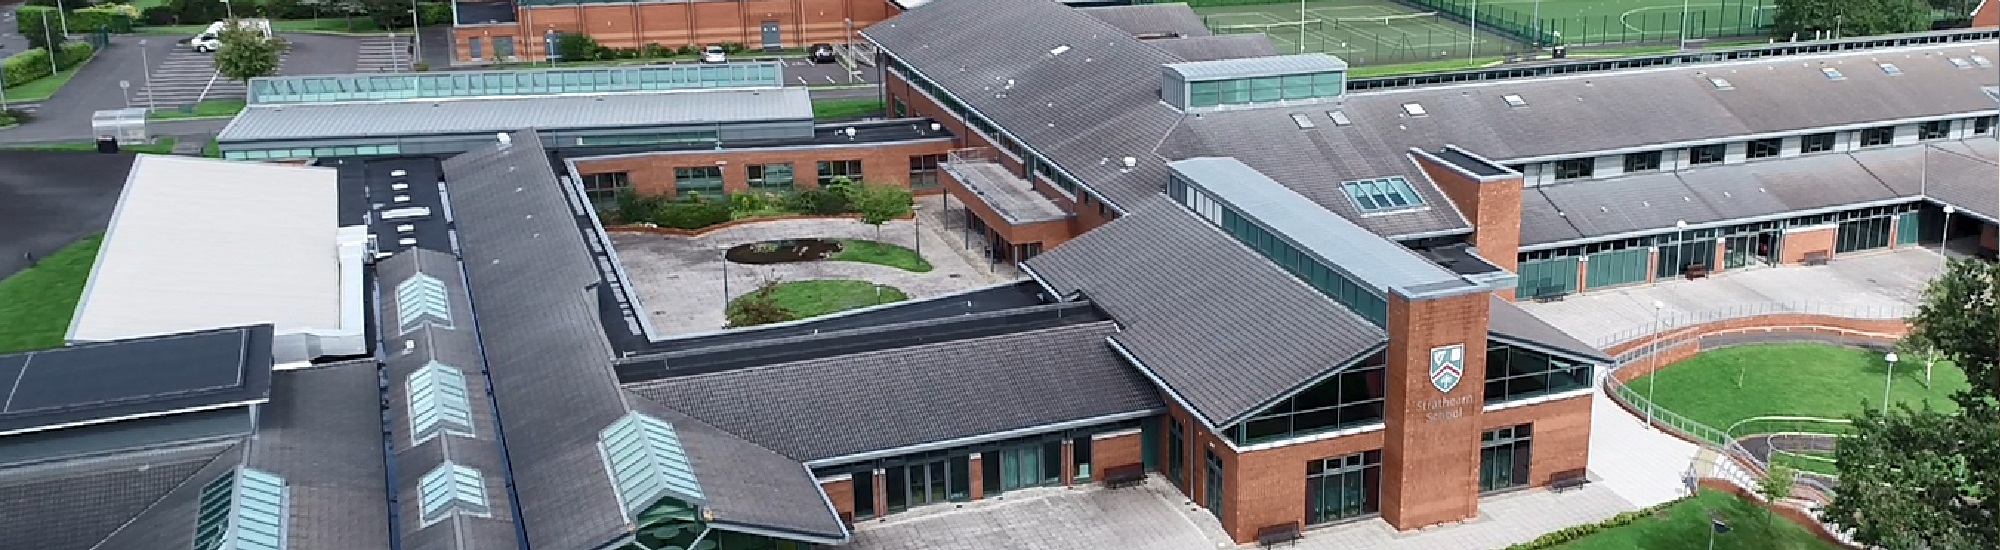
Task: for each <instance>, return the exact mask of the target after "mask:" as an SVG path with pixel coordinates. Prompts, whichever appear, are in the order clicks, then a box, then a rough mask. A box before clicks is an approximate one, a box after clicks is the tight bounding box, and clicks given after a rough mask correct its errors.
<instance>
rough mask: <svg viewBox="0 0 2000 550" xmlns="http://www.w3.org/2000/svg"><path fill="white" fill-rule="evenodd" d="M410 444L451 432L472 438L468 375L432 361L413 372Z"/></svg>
mask: <svg viewBox="0 0 2000 550" xmlns="http://www.w3.org/2000/svg"><path fill="white" fill-rule="evenodd" d="M406 385H407V386H408V387H409V399H410V443H411V444H412V445H415V444H420V443H423V442H425V441H428V440H430V438H432V437H435V436H437V434H438V433H440V432H449V433H454V434H458V435H460V436H464V437H472V403H471V394H469V393H468V392H467V391H466V389H465V372H464V371H460V370H458V368H457V367H452V366H448V365H445V364H443V363H439V362H437V361H431V362H430V364H427V365H424V368H421V369H417V371H416V372H413V373H410V378H409V381H408V382H407V383H406Z"/></svg>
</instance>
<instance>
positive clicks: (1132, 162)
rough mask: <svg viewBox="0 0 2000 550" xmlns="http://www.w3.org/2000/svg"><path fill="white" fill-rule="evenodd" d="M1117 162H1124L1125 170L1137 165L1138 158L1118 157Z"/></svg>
mask: <svg viewBox="0 0 2000 550" xmlns="http://www.w3.org/2000/svg"><path fill="white" fill-rule="evenodd" d="M1119 162H1122V163H1124V164H1125V169H1126V170H1131V169H1132V168H1134V167H1137V166H1139V159H1138V158H1135V157H1125V158H1123V159H1119Z"/></svg>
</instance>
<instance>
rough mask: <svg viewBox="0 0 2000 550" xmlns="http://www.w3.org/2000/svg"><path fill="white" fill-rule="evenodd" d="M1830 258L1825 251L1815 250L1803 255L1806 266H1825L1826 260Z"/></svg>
mask: <svg viewBox="0 0 2000 550" xmlns="http://www.w3.org/2000/svg"><path fill="white" fill-rule="evenodd" d="M1830 256H1832V255H1831V254H1827V253H1826V251H1825V250H1815V251H1812V252H1807V253H1806V255H1805V262H1804V263H1805V264H1806V265H1826V259H1827V258H1828V257H1830Z"/></svg>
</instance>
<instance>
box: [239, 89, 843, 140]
mask: <svg viewBox="0 0 2000 550" xmlns="http://www.w3.org/2000/svg"><path fill="white" fill-rule="evenodd" d="M811 119H812V98H811V97H810V96H809V95H808V94H807V93H806V90H805V89H804V88H763V89H730V90H683V91H673V92H647V93H616V94H603V95H565V96H539V97H508V98H482V99H470V100H458V99H436V100H414V101H370V102H360V103H324V104H293V105H253V106H251V107H249V108H247V109H244V110H243V113H242V114H239V115H237V116H236V119H235V120H232V121H230V122H229V126H227V127H224V128H223V129H222V133H221V134H220V135H218V136H217V137H216V139H217V140H219V141H222V142H224V143H229V142H244V141H269V140H292V139H335V138H343V137H348V138H370V137H372V138H386V137H401V136H423V135H440V134H481V133H495V132H511V131H514V130H518V129H521V128H536V129H541V130H564V129H584V128H633V127H646V126H663V125H675V124H700V123H718V122H752V121H775V120H811Z"/></svg>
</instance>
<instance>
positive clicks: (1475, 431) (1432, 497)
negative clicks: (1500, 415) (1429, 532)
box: [1382, 293, 1488, 529]
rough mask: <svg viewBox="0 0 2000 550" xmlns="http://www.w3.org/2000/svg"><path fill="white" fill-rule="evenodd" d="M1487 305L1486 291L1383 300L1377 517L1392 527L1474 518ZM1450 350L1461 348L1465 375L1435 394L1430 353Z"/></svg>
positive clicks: (1484, 375) (1477, 501)
mask: <svg viewBox="0 0 2000 550" xmlns="http://www.w3.org/2000/svg"><path fill="white" fill-rule="evenodd" d="M1487 307H1488V298H1487V295H1486V294H1485V293H1471V294H1465V295H1460V296H1451V297H1445V298H1436V299H1429V300H1420V301H1411V300H1408V299H1405V298H1404V297H1402V296H1401V295H1397V294H1394V293H1391V296H1390V297H1389V322H1388V328H1389V348H1388V351H1387V355H1388V381H1389V384H1388V396H1387V397H1388V398H1387V409H1388V410H1387V414H1386V415H1385V416H1386V417H1387V425H1388V426H1387V428H1386V430H1385V431H1386V433H1385V434H1384V443H1383V448H1382V518H1383V519H1385V520H1388V522H1389V524H1390V525H1393V526H1395V527H1396V528H1397V529H1416V528H1420V527H1425V526H1429V525H1435V524H1439V523H1445V522H1451V521H1458V520H1463V519H1469V518H1473V517H1476V516H1478V515H1479V485H1478V468H1479V460H1478V454H1477V453H1478V441H1479V432H1480V429H1481V428H1482V427H1483V424H1482V422H1481V420H1480V408H1481V407H1482V406H1483V405H1484V403H1485V396H1484V395H1483V394H1482V389H1483V387H1484V386H1483V384H1482V383H1481V381H1482V380H1485V379H1486V326H1487V325H1486V323H1487ZM1452 344H1462V345H1464V350H1465V351H1464V354H1465V355H1464V373H1463V377H1462V380H1461V381H1460V382H1459V383H1458V385H1457V386H1456V387H1454V388H1453V389H1452V391H1450V392H1444V393H1440V392H1439V391H1438V390H1437V388H1436V387H1434V386H1433V385H1432V384H1431V379H1430V352H1431V350H1432V348H1435V347H1439V346H1446V345H1452ZM1440 400H1456V402H1454V403H1444V404H1440V403H1437V402H1438V401H1440Z"/></svg>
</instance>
